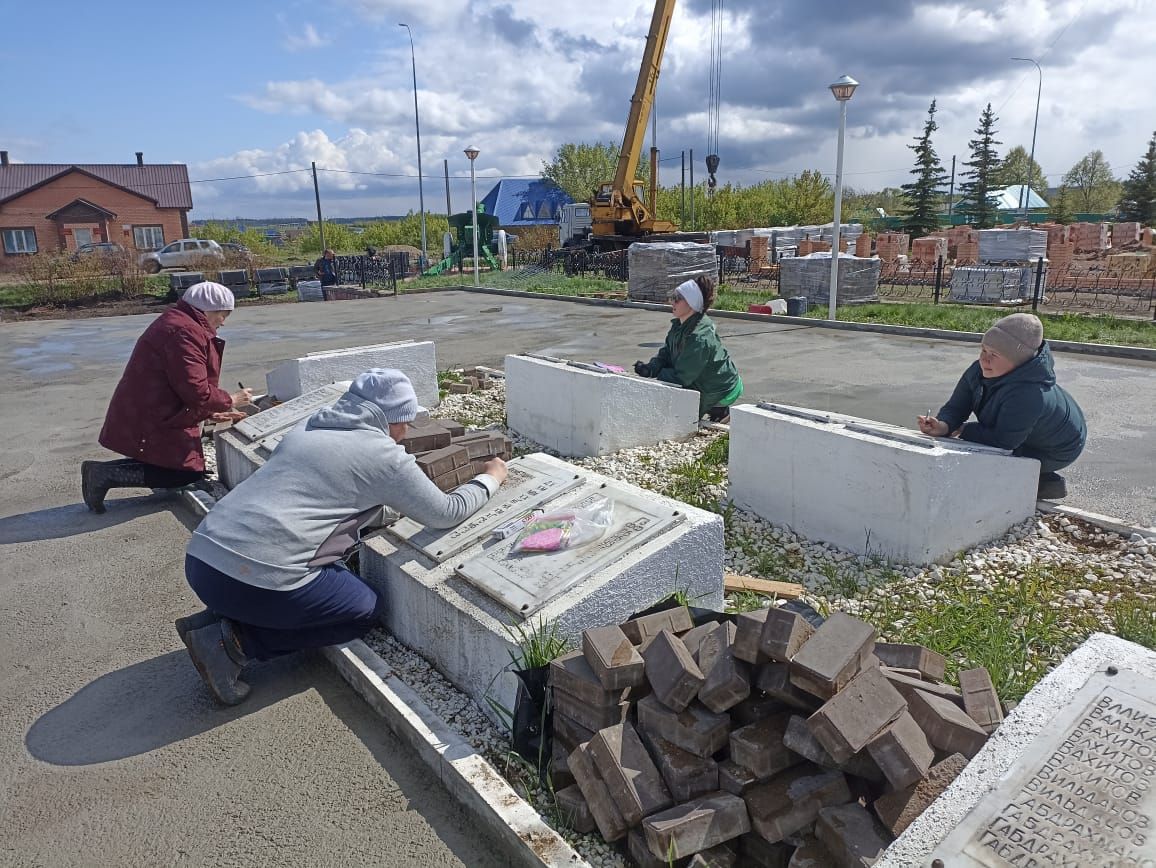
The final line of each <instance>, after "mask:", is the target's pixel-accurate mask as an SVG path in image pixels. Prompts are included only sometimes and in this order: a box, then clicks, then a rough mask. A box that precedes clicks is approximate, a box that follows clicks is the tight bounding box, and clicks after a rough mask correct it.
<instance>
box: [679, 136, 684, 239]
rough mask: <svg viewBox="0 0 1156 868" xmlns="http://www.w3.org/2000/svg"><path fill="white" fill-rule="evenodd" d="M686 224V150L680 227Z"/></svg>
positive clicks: (680, 205) (680, 206)
mask: <svg viewBox="0 0 1156 868" xmlns="http://www.w3.org/2000/svg"><path fill="white" fill-rule="evenodd" d="M685 224H686V150H685V149H684V150H683V152H682V201H681V203H680V204H679V206H678V225H679V226H684V225H685Z"/></svg>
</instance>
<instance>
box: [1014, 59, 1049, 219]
mask: <svg viewBox="0 0 1156 868" xmlns="http://www.w3.org/2000/svg"><path fill="white" fill-rule="evenodd" d="M1012 60H1022V61H1024V63H1030V64H1032V65H1033V66H1035V68H1036V72H1037V73H1039V77H1040V80H1039V85H1038V86H1037V87H1036V119H1035V120H1034V121H1032V152H1031V154H1029V155H1028V188H1027V189H1026V190H1021V191H1020V193H1021V194H1022V195H1023V217H1024V219H1025V220H1026V219H1027V218H1028V205H1029V204H1030V200H1031V197H1032V167H1033V166H1034V165H1035V162H1036V128H1037V127H1038V126H1039V123H1040V94H1042V93H1043V92H1044V71H1043V70H1042V69H1040V65H1039V64H1038V63H1036V62H1035V61H1034V60H1032V59H1031V58H1030V57H1013V58H1012Z"/></svg>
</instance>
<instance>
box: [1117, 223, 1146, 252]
mask: <svg viewBox="0 0 1156 868" xmlns="http://www.w3.org/2000/svg"><path fill="white" fill-rule="evenodd" d="M1139 240H1140V224H1139V223H1113V224H1112V246H1113V247H1123V246H1124V245H1125V244H1135V243H1136V242H1137V241H1139Z"/></svg>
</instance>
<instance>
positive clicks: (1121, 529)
mask: <svg viewBox="0 0 1156 868" xmlns="http://www.w3.org/2000/svg"><path fill="white" fill-rule="evenodd" d="M1036 510H1037V511H1039V512H1047V513H1051V514H1053V515H1066V516H1068V517H1070V518H1078V519H1080V521H1086V522H1087V523H1088V524H1091V525H1095V526H1096V527H1098V528H1101V529H1102V530H1106V531H1111V532H1112V533H1118V534H1120V535H1121V536H1126V537H1129V538H1131V536H1132V534H1140V536H1144V537H1148V538H1149V539H1156V527H1139V526H1137V525H1131V524H1125V523H1124V522H1122V521H1120V519H1118V518H1112V516H1110V515H1100V513H1098V512H1088V511H1087V510H1085V509H1080V508H1079V507H1075V506H1067V505H1065V504H1061V503H1052V502H1051V501H1050V500H1039V501H1036Z"/></svg>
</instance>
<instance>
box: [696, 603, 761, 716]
mask: <svg viewBox="0 0 1156 868" xmlns="http://www.w3.org/2000/svg"><path fill="white" fill-rule="evenodd" d="M735 632H736V627H735V625H734V624H733V623H731V622H729V621H728V622H725V623H722V624H719V625H718V626H717V627H715V628H714V629H713V630H711V632H710V633H709V635H707V636H706V638H704V639H703V641H702V644H701V645H700V646H699V653H698V658H697V659H698V664H699V669H700V670H701V671H702V673H703V675H705V676H706V681H705V682H703V685H702V687H701V688H699V691H698V700H699V702H701V703H702V704H703V705H705V706H706V707H707V708H709V709H710V710H711V711H714V712H717V713H722V712H724V711H726V710H727V709H729V708H732V707H734V706H735V705H738V704H739V703H740V702H742V701H743V700H744V699H746V698H747V697H748V696H750V695H751V676H750V670H749V667H748V664H747V663H745V662H743V661H742V660H738V659H736V658H735V655H734V641H735Z"/></svg>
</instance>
